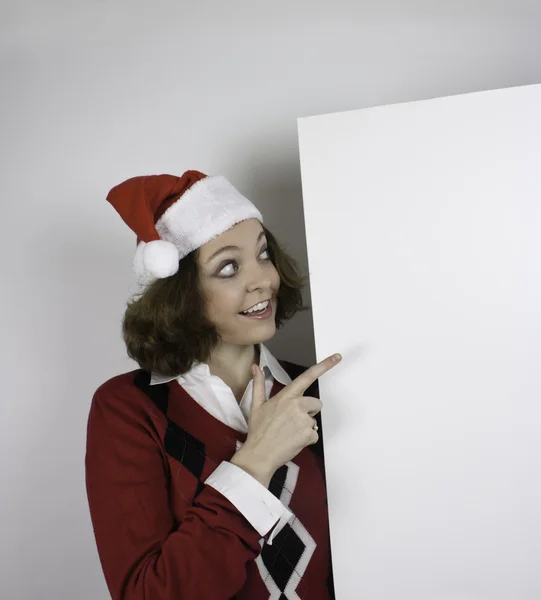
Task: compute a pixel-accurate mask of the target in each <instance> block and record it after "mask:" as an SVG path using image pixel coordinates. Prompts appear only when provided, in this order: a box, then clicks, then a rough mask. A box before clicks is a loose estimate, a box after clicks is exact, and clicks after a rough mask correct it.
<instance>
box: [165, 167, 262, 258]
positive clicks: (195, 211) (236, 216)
mask: <svg viewBox="0 0 541 600" xmlns="http://www.w3.org/2000/svg"><path fill="white" fill-rule="evenodd" d="M247 219H257V220H258V221H260V222H261V223H263V216H262V215H261V213H260V212H259V210H258V209H257V208H256V206H254V204H252V202H250V200H248V198H245V197H244V196H243V195H242V194H241V193H240V192H239V191H238V190H237V189H236V188H235V187H234V186H233V185H232V184H231V183H229V181H227V179H226V178H225V177H223V176H222V175H216V176H211V177H205V178H204V179H200V180H199V181H197V182H196V183H194V184H193V185H192V186H191V187H190V188H189V189H188V190H186V192H184V194H182V196H181V197H180V198H179V199H178V200H177V201H176V202H175V203H174V204H172V205H171V206H170V207H169V208H168V209H167V210H166V211H165V212H164V214H163V215H162V216H161V217H160V219H159V220H158V222H157V223H156V231H157V232H158V234H159V236H160V238H161V239H162V240H167V241H169V242H172V243H173V244H174V245H175V246H176V247H177V249H178V253H179V259H181V258H184V257H185V256H187V255H188V254H189V253H190V252H193V251H194V250H196V249H197V248H200V247H201V246H202V245H203V244H206V243H207V242H208V241H210V240H211V239H213V238H215V237H217V236H219V235H220V234H222V233H224V232H226V231H227V230H228V229H231V227H233V225H236V224H237V223H240V222H241V221H246V220H247Z"/></svg>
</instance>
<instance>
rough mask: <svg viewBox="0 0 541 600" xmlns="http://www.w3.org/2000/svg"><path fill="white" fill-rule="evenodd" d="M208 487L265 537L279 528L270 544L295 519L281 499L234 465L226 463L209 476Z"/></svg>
mask: <svg viewBox="0 0 541 600" xmlns="http://www.w3.org/2000/svg"><path fill="white" fill-rule="evenodd" d="M205 483H206V485H210V486H212V487H213V488H214V489H215V490H218V491H219V492H220V493H221V494H223V495H224V496H225V497H226V498H227V499H228V500H229V501H230V502H231V504H233V505H234V506H235V507H236V508H237V509H238V510H239V511H240V512H241V513H242V514H243V515H244V517H245V518H246V520H247V521H249V523H250V524H251V525H252V526H253V527H254V529H255V530H256V531H257V532H258V533H259V535H261V537H263V536H264V535H266V534H267V533H268V532H269V531H270V529H271V528H272V527H273V526H274V525H275V524H276V523H277V524H276V527H275V528H274V531H273V532H272V534H271V535H270V537H269V539H268V541H267V544H269V546H270V545H272V540H273V539H274V538H275V536H276V535H277V534H278V533H279V532H280V531H281V530H282V528H283V527H284V525H285V524H286V523H287V522H288V521H289V520H290V519H291V518H292V517H293V513H292V512H291V511H290V510H289V509H288V508H286V507H285V506H284V505H283V504H282V503H281V502H280V500H278V498H277V497H276V496H275V495H274V494H273V493H271V492H270V491H269V490H268V489H267V488H266V487H265V486H264V485H262V484H261V483H259V481H257V479H255V478H254V477H252V476H251V475H250V474H249V473H247V472H246V471H244V470H243V469H241V468H240V467H237V465H234V464H233V463H230V462H227V461H223V462H222V463H220V465H218V467H217V468H216V469H215V470H214V471H213V472H212V473H211V474H210V475H209V477H208V478H207V480H206V481H205Z"/></svg>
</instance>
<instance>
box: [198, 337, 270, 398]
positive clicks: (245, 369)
mask: <svg viewBox="0 0 541 600" xmlns="http://www.w3.org/2000/svg"><path fill="white" fill-rule="evenodd" d="M259 357H260V351H259V344H257V345H250V346H237V345H235V344H229V345H228V344H222V345H220V346H218V347H217V348H216V349H215V350H214V351H213V352H212V354H211V358H210V359H209V361H208V366H209V370H210V372H211V374H212V375H216V376H218V377H220V378H221V379H222V381H223V382H224V383H225V384H226V385H228V386H229V387H230V388H231V390H232V391H233V393H234V394H235V397H236V398H237V401H239V402H240V400H241V398H242V395H243V394H244V390H245V389H246V386H247V385H248V383H249V382H250V379H252V373H251V367H252V365H253V364H254V363H255V364H259Z"/></svg>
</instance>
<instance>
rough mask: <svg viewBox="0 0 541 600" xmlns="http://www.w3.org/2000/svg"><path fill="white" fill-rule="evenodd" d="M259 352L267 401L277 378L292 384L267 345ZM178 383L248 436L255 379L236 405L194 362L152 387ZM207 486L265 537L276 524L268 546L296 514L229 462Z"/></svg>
mask: <svg viewBox="0 0 541 600" xmlns="http://www.w3.org/2000/svg"><path fill="white" fill-rule="evenodd" d="M259 350H260V355H259V367H260V368H261V370H262V371H263V374H264V375H265V392H266V397H267V400H268V399H269V397H270V393H271V390H272V386H273V383H274V379H276V380H277V381H279V382H280V383H282V384H283V385H287V384H289V383H291V378H290V377H289V375H288V374H287V373H286V371H285V370H284V369H283V368H282V367H281V365H280V363H279V362H278V361H277V360H276V358H275V357H274V356H273V355H272V353H271V352H270V350H269V349H268V348H267V347H266V346H265V345H264V344H259ZM175 380H176V381H177V382H178V383H179V384H180V385H181V386H182V387H183V388H184V389H185V390H186V391H187V392H188V393H189V394H190V396H192V397H193V398H194V400H196V402H198V404H200V405H201V406H202V407H203V408H204V409H205V410H206V411H207V412H209V413H210V414H211V415H212V416H214V417H215V418H216V419H218V420H219V421H221V422H222V423H225V424H226V425H229V427H232V428H233V429H236V430H237V431H239V432H241V433H248V420H249V417H250V409H251V407H252V387H253V382H252V380H250V382H249V383H248V386H247V387H246V390H245V391H244V394H243V396H242V399H241V401H240V403H239V402H237V399H236V398H235V395H234V394H233V391H232V390H231V388H230V387H229V386H228V385H227V384H226V383H224V381H223V380H222V379H221V378H220V377H218V376H216V375H212V374H211V373H210V368H209V366H208V365H207V364H206V363H195V364H194V366H193V367H192V368H191V369H190V370H189V371H188V372H187V373H184V374H182V375H179V376H178V377H164V376H160V375H157V374H154V373H153V374H152V376H151V380H150V385H157V384H161V383H168V382H171V381H175ZM241 446H242V443H241V442H237V450H238V449H239V448H240V447H241ZM205 484H206V485H210V486H212V487H213V488H214V489H216V490H218V491H219V492H220V493H221V494H223V495H224V496H225V497H226V498H227V499H228V500H229V501H230V502H231V503H232V504H233V505H234V506H236V508H237V509H238V510H239V511H240V512H241V513H242V514H243V515H244V517H245V518H246V519H247V520H248V521H249V522H250V523H251V524H252V526H253V527H254V528H255V529H256V530H257V531H258V533H259V534H260V535H261V536H262V537H263V536H264V535H266V534H267V533H268V532H269V531H270V529H271V528H272V527H273V525H275V524H276V523H277V525H276V527H275V528H274V531H273V532H272V534H271V536H270V537H269V540H268V542H267V543H268V544H269V545H270V544H272V540H273V539H274V537H275V536H276V534H277V533H278V532H279V531H280V530H281V529H282V527H283V526H284V525H285V524H286V523H287V522H288V521H289V520H290V519H291V518H292V516H293V513H292V512H291V511H290V510H289V509H288V508H287V507H285V506H284V505H283V504H282V502H281V501H280V500H278V498H276V496H275V495H274V494H272V493H271V492H270V491H269V490H268V489H267V488H266V487H265V486H263V485H262V484H261V483H259V481H257V479H255V478H254V477H252V476H251V475H250V474H248V473H247V472H246V471H244V470H243V469H241V468H240V467H237V466H236V465H234V464H232V463H230V462H228V461H223V462H222V463H221V464H220V465H218V467H217V468H216V469H215V470H214V472H213V473H211V475H210V476H209V477H208V478H207V479H206V481H205Z"/></svg>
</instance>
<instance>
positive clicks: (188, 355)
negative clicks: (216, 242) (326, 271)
mask: <svg viewBox="0 0 541 600" xmlns="http://www.w3.org/2000/svg"><path fill="white" fill-rule="evenodd" d="M263 230H264V231H265V234H266V236H267V248H268V251H269V256H270V259H271V260H272V262H273V264H274V266H275V267H276V270H277V271H278V273H279V275H280V288H279V290H278V295H277V308H276V318H275V319H276V320H275V322H276V328H277V329H279V328H280V327H281V326H282V325H283V324H284V323H285V322H286V321H288V320H289V319H291V317H293V315H294V314H295V313H297V312H301V311H304V310H308V309H309V307H308V306H303V303H302V289H303V287H304V285H305V284H306V281H307V278H306V277H305V276H303V275H301V273H300V270H299V266H298V263H297V262H296V261H295V260H294V259H293V258H292V257H291V256H290V255H289V254H288V253H287V252H286V251H285V250H284V249H283V248H282V246H281V245H280V244H279V243H278V241H277V240H276V238H275V237H274V236H273V235H272V233H271V232H270V231H269V230H268V229H267V228H266V227H265V226H263ZM198 254H199V249H197V250H194V251H193V252H191V253H190V254H188V255H187V256H186V257H184V258H183V259H182V260H181V261H180V262H179V269H178V272H177V273H176V274H175V275H173V276H171V277H167V278H165V279H158V280H156V281H154V282H153V283H151V284H149V285H148V286H147V287H146V288H145V289H144V290H143V291H142V292H141V293H139V294H135V296H133V297H132V298H131V299H129V300H128V302H127V308H126V312H125V314H124V318H123V320H122V337H123V339H124V343H125V344H126V349H127V351H128V356H129V357H130V358H132V359H133V360H135V362H137V363H138V364H139V366H140V367H141V368H142V369H145V370H147V371H150V372H154V373H159V374H161V375H166V376H169V377H175V376H177V375H182V374H183V373H186V372H187V371H189V370H190V368H191V367H192V365H193V363H194V361H199V362H208V360H209V358H210V354H211V351H212V349H213V348H214V347H215V346H216V345H217V344H218V343H219V341H220V336H219V334H218V331H217V330H216V327H215V326H214V324H213V323H212V322H211V321H210V320H208V318H207V317H206V316H205V314H204V313H203V306H204V303H203V297H202V294H201V290H200V287H199V267H198V263H197V258H198Z"/></svg>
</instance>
